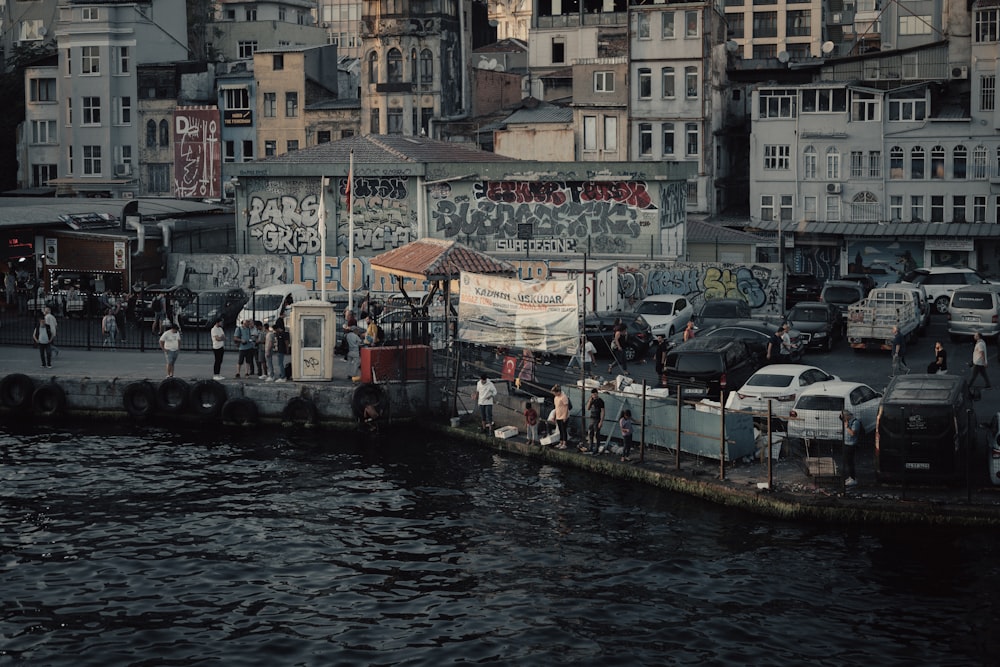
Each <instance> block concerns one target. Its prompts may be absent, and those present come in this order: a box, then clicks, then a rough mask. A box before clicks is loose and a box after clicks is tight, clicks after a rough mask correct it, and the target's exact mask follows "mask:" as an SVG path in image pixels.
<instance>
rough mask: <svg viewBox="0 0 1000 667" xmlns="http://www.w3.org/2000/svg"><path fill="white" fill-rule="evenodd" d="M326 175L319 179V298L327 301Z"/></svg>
mask: <svg viewBox="0 0 1000 667" xmlns="http://www.w3.org/2000/svg"><path fill="white" fill-rule="evenodd" d="M328 182H329V181H328V179H327V178H326V176H320V179H319V271H318V273H319V295H320V296H319V298H320V300H321V301H326V184H327V183H328Z"/></svg>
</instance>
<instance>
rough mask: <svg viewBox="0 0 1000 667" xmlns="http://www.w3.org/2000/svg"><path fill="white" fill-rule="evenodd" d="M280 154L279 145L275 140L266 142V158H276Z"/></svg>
mask: <svg viewBox="0 0 1000 667" xmlns="http://www.w3.org/2000/svg"><path fill="white" fill-rule="evenodd" d="M277 152H278V144H277V142H276V141H274V139H268V140H267V141H265V142H264V157H274V156H275V154H276V153H277Z"/></svg>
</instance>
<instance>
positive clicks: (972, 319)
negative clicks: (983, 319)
mask: <svg viewBox="0 0 1000 667" xmlns="http://www.w3.org/2000/svg"><path fill="white" fill-rule="evenodd" d="M962 319H963V320H964V321H965V322H978V321H979V318H978V317H976V316H975V315H966V316H965V317H963V318H962Z"/></svg>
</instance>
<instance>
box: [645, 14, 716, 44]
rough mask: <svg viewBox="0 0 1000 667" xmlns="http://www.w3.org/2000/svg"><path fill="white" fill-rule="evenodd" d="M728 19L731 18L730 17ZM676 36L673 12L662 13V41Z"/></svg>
mask: <svg viewBox="0 0 1000 667" xmlns="http://www.w3.org/2000/svg"><path fill="white" fill-rule="evenodd" d="M726 18H729V17H728V16H727V17H726ZM675 36H676V33H675V32H674V13H673V12H661V13H660V39H673V38H674V37H675Z"/></svg>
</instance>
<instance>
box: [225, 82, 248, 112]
mask: <svg viewBox="0 0 1000 667" xmlns="http://www.w3.org/2000/svg"><path fill="white" fill-rule="evenodd" d="M222 99H223V105H225V108H226V109H227V110H230V111H246V110H248V109H249V108H250V91H249V90H247V89H246V88H227V89H226V90H223V91H222Z"/></svg>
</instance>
